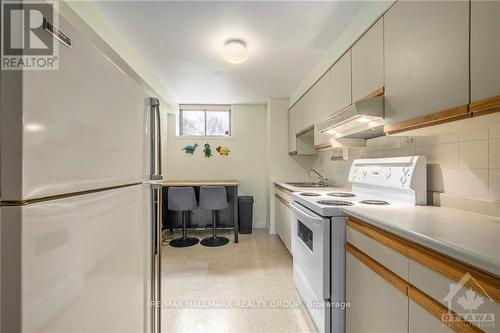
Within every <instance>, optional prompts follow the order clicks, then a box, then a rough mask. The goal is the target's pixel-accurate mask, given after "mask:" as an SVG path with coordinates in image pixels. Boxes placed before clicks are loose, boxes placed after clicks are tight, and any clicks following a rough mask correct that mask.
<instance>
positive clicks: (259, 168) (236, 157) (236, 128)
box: [163, 104, 268, 227]
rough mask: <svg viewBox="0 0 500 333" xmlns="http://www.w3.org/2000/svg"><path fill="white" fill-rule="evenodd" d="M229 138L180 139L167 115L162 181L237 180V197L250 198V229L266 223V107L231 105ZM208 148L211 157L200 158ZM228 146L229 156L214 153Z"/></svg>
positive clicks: (173, 119) (170, 118)
mask: <svg viewBox="0 0 500 333" xmlns="http://www.w3.org/2000/svg"><path fill="white" fill-rule="evenodd" d="M232 113H233V123H232V125H233V137H232V138H225V139H205V138H180V137H176V136H175V132H176V131H175V126H176V121H175V119H176V118H175V115H169V116H168V137H167V144H166V146H165V149H164V152H163V161H164V170H165V171H164V175H165V178H166V179H193V180H202V179H219V180H223V179H237V180H239V181H240V187H239V194H240V195H245V194H246V195H253V196H254V201H255V202H254V221H253V222H254V226H255V227H264V226H265V225H266V221H267V192H266V189H267V186H268V185H267V182H268V165H267V155H266V153H267V148H266V143H267V138H266V133H267V131H266V129H267V127H266V126H267V125H266V120H267V118H266V117H267V116H266V105H265V104H262V105H260V104H259V105H233V106H232ZM195 142H197V143H198V145H199V146H200V147H198V148H197V150H196V151H195V154H194V155H193V156H192V155H190V154H186V153H184V151H182V150H181V149H182V148H183V147H185V146H186V145H191V144H194V143H195ZM205 143H209V144H210V145H211V146H212V150H213V154H214V156H213V157H212V158H205V157H204V156H203V152H202V150H203V148H202V147H203V144H205ZM218 145H222V146H228V147H229V149H230V151H231V152H230V154H229V156H220V155H219V154H217V152H216V151H215V148H216V147H217V146H218Z"/></svg>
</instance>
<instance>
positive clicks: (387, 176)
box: [385, 169, 391, 180]
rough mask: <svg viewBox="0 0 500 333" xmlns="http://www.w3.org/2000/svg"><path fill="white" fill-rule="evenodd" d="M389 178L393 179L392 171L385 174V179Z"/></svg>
mask: <svg viewBox="0 0 500 333" xmlns="http://www.w3.org/2000/svg"><path fill="white" fill-rule="evenodd" d="M389 178H391V169H389V170H387V172H386V173H385V179H386V180H389Z"/></svg>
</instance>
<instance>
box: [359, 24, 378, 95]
mask: <svg viewBox="0 0 500 333" xmlns="http://www.w3.org/2000/svg"><path fill="white" fill-rule="evenodd" d="M383 87H384V21H383V18H381V19H380V20H378V21H377V23H375V25H373V26H372V27H371V28H370V30H368V31H367V32H366V33H365V34H364V35H363V37H361V39H360V40H359V41H357V42H356V44H354V46H353V47H352V100H353V102H355V101H359V100H360V99H362V98H363V97H366V96H368V95H370V94H372V93H373V92H375V91H377V90H378V89H381V88H383Z"/></svg>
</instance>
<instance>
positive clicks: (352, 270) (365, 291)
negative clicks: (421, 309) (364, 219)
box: [346, 253, 408, 333]
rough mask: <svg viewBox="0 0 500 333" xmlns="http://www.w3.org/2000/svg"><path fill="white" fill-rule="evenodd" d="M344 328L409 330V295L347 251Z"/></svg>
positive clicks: (361, 331) (355, 331)
mask: <svg viewBox="0 0 500 333" xmlns="http://www.w3.org/2000/svg"><path fill="white" fill-rule="evenodd" d="M346 300H347V302H350V308H348V309H347V315H346V332H350V333H364V332H386V333H392V332H394V333H396V332H397V333H401V332H407V331H408V297H407V296H406V295H405V294H403V293H402V292H400V291H399V290H398V289H396V287H394V286H393V285H392V284H390V283H389V282H387V281H386V280H384V279H383V278H382V277H380V276H379V275H378V274H377V273H375V272H374V271H372V270H371V269H370V268H368V266H366V265H365V264H364V263H362V262H361V261H359V260H358V259H357V258H356V257H354V256H353V255H352V254H350V253H346Z"/></svg>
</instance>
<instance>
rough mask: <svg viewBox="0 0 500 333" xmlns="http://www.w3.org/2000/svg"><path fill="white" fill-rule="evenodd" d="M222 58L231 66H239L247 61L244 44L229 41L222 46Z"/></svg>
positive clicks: (237, 41)
mask: <svg viewBox="0 0 500 333" xmlns="http://www.w3.org/2000/svg"><path fill="white" fill-rule="evenodd" d="M222 58H224V60H226V61H227V62H230V63H232V64H241V63H242V62H244V61H245V60H247V59H248V50H247V46H246V44H245V42H243V41H240V40H230V41H228V42H227V43H226V45H224V50H223V51H222Z"/></svg>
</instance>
